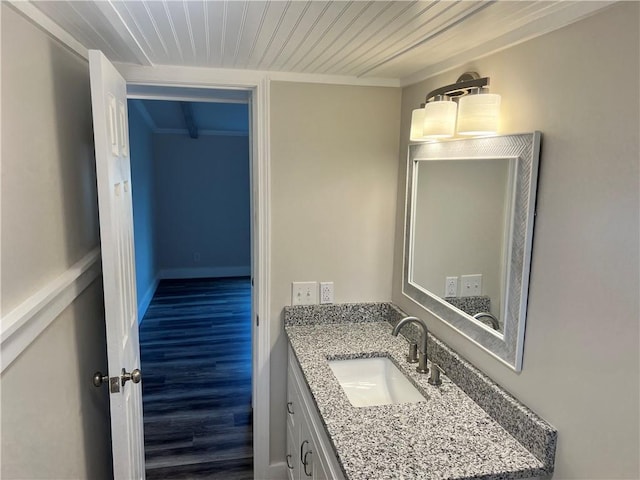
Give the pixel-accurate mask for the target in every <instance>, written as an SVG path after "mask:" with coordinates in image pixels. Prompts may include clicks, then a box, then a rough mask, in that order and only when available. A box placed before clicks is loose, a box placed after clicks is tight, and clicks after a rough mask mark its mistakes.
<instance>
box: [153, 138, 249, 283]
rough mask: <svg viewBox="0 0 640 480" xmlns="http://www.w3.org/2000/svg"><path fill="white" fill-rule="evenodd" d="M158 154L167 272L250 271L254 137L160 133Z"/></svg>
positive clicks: (161, 248) (158, 210) (162, 258)
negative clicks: (250, 157)
mask: <svg viewBox="0 0 640 480" xmlns="http://www.w3.org/2000/svg"><path fill="white" fill-rule="evenodd" d="M153 153H154V169H153V170H154V181H155V205H156V207H155V215H156V225H157V235H156V246H157V249H158V266H159V268H160V271H161V275H162V276H163V277H168V278H184V277H208V276H212V277H213V276H234V275H249V274H250V272H251V236H250V209H249V194H250V190H249V188H250V186H249V141H248V137H246V136H220V135H212V136H207V135H201V136H200V137H199V138H197V139H192V138H190V137H189V136H188V135H184V134H154V135H153Z"/></svg>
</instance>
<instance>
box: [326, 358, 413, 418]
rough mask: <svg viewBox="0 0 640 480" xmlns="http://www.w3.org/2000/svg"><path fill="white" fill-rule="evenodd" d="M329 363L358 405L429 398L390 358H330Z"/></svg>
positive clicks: (350, 397) (349, 397)
mask: <svg viewBox="0 0 640 480" xmlns="http://www.w3.org/2000/svg"><path fill="white" fill-rule="evenodd" d="M329 366H330V367H331V370H332V371H333V374H334V375H335V376H336V378H337V379H338V382H339V383H340V385H341V386H342V388H343V390H344V392H345V393H346V394H347V398H348V399H349V401H350V402H351V405H353V406H354V407H370V406H373V405H389V404H392V403H416V402H423V401H425V400H426V398H425V397H424V395H422V394H421V393H420V392H419V391H418V389H416V387H414V386H413V384H412V383H411V382H410V381H409V380H408V379H407V378H406V377H405V376H404V374H403V373H402V372H401V371H400V370H398V368H397V367H396V366H395V365H394V364H393V362H392V361H391V360H389V359H388V358H387V357H375V358H354V359H351V360H329Z"/></svg>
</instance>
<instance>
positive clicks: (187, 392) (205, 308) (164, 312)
mask: <svg viewBox="0 0 640 480" xmlns="http://www.w3.org/2000/svg"><path fill="white" fill-rule="evenodd" d="M140 354H141V365H142V372H143V375H144V376H143V381H142V387H143V391H142V392H143V394H142V400H143V407H144V436H145V439H144V443H145V456H146V473H147V478H148V479H150V480H152V479H159V478H162V479H169V478H209V479H218V478H220V479H222V478H224V479H225V480H245V479H252V478H253V448H252V441H253V426H252V411H251V286H250V280H249V278H248V277H246V278H245V277H242V278H225V279H196V280H163V281H161V282H160V285H159V286H158V289H157V290H156V293H155V295H154V297H153V300H152V302H151V305H150V306H149V309H148V310H147V313H146V314H145V316H144V319H143V321H142V323H141V325H140Z"/></svg>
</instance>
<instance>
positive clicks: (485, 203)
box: [410, 158, 515, 332]
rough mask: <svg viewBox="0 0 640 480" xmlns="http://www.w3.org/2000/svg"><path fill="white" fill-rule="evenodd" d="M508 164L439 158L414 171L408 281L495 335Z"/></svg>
mask: <svg viewBox="0 0 640 480" xmlns="http://www.w3.org/2000/svg"><path fill="white" fill-rule="evenodd" d="M514 166H515V159H513V158H486V159H485V158H479V159H472V160H470V159H452V160H443V159H438V160H425V161H420V162H418V163H417V164H416V172H415V175H416V179H415V191H414V199H415V210H414V218H413V239H412V244H411V251H412V252H413V262H412V263H411V269H410V275H411V281H412V282H413V283H415V284H417V285H419V286H421V287H422V288H424V289H425V290H428V291H429V292H431V293H434V294H435V295H438V296H439V297H441V298H443V299H445V300H446V301H447V302H449V303H450V304H452V305H454V306H455V307H457V308H459V309H460V310H462V311H464V312H465V313H467V314H469V315H471V316H473V315H478V317H479V318H478V320H479V321H481V322H483V323H486V324H487V325H489V326H492V328H493V326H496V325H495V323H496V322H497V326H496V327H497V328H496V329H497V330H499V331H500V332H501V331H502V326H503V325H504V321H503V320H502V319H501V312H502V311H503V305H502V299H503V292H504V284H505V281H506V279H505V278H504V272H505V268H506V265H507V262H508V260H507V258H506V256H507V253H508V242H509V221H508V220H509V218H510V213H511V204H512V198H513V184H514V182H513V174H514V172H515V168H514ZM469 276H472V278H471V279H469ZM469 281H470V282H471V284H470V283H469ZM476 285H477V288H475V287H476ZM482 314H485V315H482ZM487 314H490V315H487ZM493 319H495V320H493Z"/></svg>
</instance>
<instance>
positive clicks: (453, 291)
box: [444, 277, 458, 297]
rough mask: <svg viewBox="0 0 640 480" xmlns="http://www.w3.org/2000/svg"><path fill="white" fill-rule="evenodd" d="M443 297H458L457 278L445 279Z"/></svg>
mask: <svg viewBox="0 0 640 480" xmlns="http://www.w3.org/2000/svg"><path fill="white" fill-rule="evenodd" d="M444 296H445V297H457V296H458V277H447V278H446V280H445V283H444Z"/></svg>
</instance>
